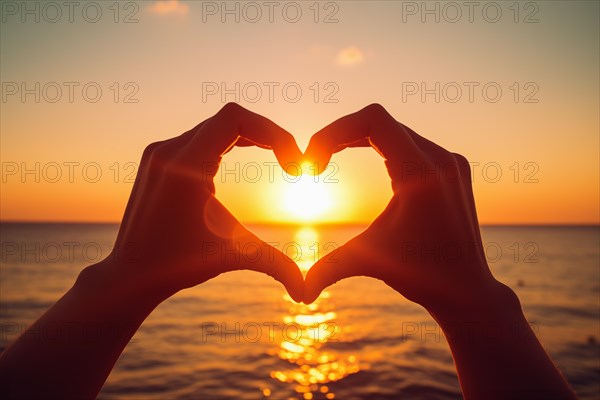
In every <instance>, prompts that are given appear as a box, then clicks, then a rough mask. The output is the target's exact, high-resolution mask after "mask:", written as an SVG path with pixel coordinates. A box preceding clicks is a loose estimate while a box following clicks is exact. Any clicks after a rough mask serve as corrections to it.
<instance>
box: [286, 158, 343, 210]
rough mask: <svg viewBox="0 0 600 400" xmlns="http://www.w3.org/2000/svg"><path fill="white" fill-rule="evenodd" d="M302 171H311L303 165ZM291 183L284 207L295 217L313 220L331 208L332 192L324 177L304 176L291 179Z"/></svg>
mask: <svg viewBox="0 0 600 400" xmlns="http://www.w3.org/2000/svg"><path fill="white" fill-rule="evenodd" d="M302 170H303V171H309V170H310V168H309V166H307V165H305V164H303V165H302ZM289 182H290V183H289V185H288V188H287V191H286V193H285V198H284V202H283V205H284V207H285V210H286V211H287V212H288V213H289V214H290V215H292V216H293V217H295V218H299V219H301V220H303V221H308V220H313V219H315V218H317V217H319V216H321V215H322V214H323V213H324V212H325V211H328V210H329V209H330V208H331V206H332V203H333V202H332V196H331V192H330V190H329V187H328V185H327V182H325V181H324V180H323V178H322V176H318V175H317V176H313V175H310V174H303V175H300V176H297V177H290V179H289Z"/></svg>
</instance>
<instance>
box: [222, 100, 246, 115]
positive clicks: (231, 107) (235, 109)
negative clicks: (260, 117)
mask: <svg viewBox="0 0 600 400" xmlns="http://www.w3.org/2000/svg"><path fill="white" fill-rule="evenodd" d="M242 109H243V108H242V106H240V105H239V104H238V103H234V102H229V103H227V104H225V105H224V106H223V107H222V108H221V109H220V110H219V112H218V113H217V115H218V116H220V117H223V118H226V119H230V118H235V117H236V116H238V115H239V113H240V112H241V110H242Z"/></svg>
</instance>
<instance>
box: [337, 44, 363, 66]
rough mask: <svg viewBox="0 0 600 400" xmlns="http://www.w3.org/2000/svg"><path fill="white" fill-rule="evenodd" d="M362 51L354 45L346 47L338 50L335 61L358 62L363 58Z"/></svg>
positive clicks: (341, 63)
mask: <svg viewBox="0 0 600 400" xmlns="http://www.w3.org/2000/svg"><path fill="white" fill-rule="evenodd" d="M364 58H365V56H364V54H363V52H362V51H361V50H360V49H359V48H358V47H355V46H350V47H346V48H345V49H342V50H340V51H339V52H338V56H337V63H338V64H339V65H354V64H359V63H361V62H362V61H363V60H364Z"/></svg>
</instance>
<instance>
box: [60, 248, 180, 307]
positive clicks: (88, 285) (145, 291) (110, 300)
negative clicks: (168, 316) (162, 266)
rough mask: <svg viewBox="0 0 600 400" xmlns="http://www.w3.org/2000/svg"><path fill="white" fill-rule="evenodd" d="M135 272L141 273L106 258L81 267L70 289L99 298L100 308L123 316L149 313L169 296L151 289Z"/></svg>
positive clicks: (136, 269) (164, 292)
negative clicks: (120, 313)
mask: <svg viewBox="0 0 600 400" xmlns="http://www.w3.org/2000/svg"><path fill="white" fill-rule="evenodd" d="M127 267H130V266H127ZM138 269H139V270H141V268H125V266H123V265H120V264H119V263H116V262H114V260H113V259H112V258H111V257H108V258H106V259H104V260H102V261H100V262H99V263H97V264H93V265H90V266H88V267H86V268H84V269H83V270H82V271H81V272H80V274H79V276H78V277H77V281H76V282H75V285H74V286H73V289H72V290H73V291H76V292H78V293H80V294H81V295H82V296H86V297H96V298H100V299H101V301H102V304H103V305H104V306H106V307H109V308H111V309H114V310H120V311H119V312H122V313H124V314H129V315H132V314H133V315H135V314H149V313H150V312H151V311H152V310H153V309H154V308H156V307H157V306H158V305H159V304H160V303H162V302H163V301H164V300H166V299H167V298H168V297H170V293H166V291H158V290H156V289H155V288H153V287H152V285H150V284H148V282H147V279H146V278H147V277H145V276H140V272H141V271H139V270H138Z"/></svg>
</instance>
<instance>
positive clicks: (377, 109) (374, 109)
mask: <svg viewBox="0 0 600 400" xmlns="http://www.w3.org/2000/svg"><path fill="white" fill-rule="evenodd" d="M363 110H364V111H365V112H366V113H367V114H368V115H371V116H373V117H374V118H384V117H388V116H389V115H390V114H389V113H388V112H387V110H386V109H385V107H383V106H382V105H381V104H379V103H371V104H369V105H368V106H366V107H365V108H364V109H363Z"/></svg>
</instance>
